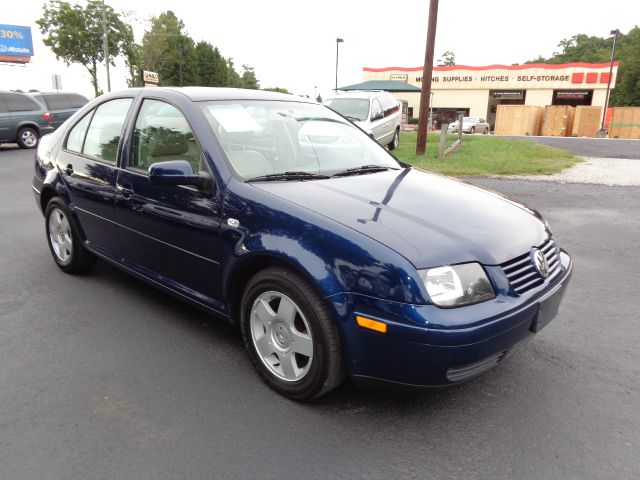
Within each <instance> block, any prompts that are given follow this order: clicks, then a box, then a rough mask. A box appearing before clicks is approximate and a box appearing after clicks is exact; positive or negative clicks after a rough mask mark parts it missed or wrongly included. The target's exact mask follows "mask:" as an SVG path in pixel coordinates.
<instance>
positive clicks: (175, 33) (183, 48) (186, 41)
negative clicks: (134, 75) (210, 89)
mask: <svg viewBox="0 0 640 480" xmlns="http://www.w3.org/2000/svg"><path fill="white" fill-rule="evenodd" d="M142 57H143V62H144V66H145V70H150V71H153V72H158V75H159V77H160V85H165V86H166V85H174V86H175V85H179V86H182V85H198V84H199V79H198V71H197V58H196V53H195V46H194V43H193V40H192V39H191V37H189V36H188V35H187V34H186V33H185V31H184V23H182V20H180V19H178V17H176V15H175V14H174V13H173V12H172V11H170V10H168V11H166V12H163V13H161V14H160V15H158V16H157V17H153V18H152V19H151V28H150V29H149V30H148V31H146V32H145V33H144V36H143V38H142Z"/></svg>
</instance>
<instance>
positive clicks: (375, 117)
mask: <svg viewBox="0 0 640 480" xmlns="http://www.w3.org/2000/svg"><path fill="white" fill-rule="evenodd" d="M381 118H384V113H382V112H378V113H374V114H373V115H371V121H372V122H374V121H376V120H380V119H381Z"/></svg>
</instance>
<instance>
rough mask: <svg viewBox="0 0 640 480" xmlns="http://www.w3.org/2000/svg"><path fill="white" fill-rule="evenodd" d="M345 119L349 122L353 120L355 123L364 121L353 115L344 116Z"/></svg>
mask: <svg viewBox="0 0 640 480" xmlns="http://www.w3.org/2000/svg"><path fill="white" fill-rule="evenodd" d="M343 117H344V118H346V119H347V120H351V121H353V122H361V121H362V119H361V118H358V117H354V116H353V115H343Z"/></svg>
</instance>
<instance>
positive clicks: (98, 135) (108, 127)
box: [82, 98, 133, 164]
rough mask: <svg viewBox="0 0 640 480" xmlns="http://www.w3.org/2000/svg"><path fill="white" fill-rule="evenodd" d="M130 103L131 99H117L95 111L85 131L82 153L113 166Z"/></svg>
mask: <svg viewBox="0 0 640 480" xmlns="http://www.w3.org/2000/svg"><path fill="white" fill-rule="evenodd" d="M132 102H133V99H131V98H118V99H117V100H110V101H108V102H105V103H103V104H102V105H100V106H99V107H98V108H97V109H96V113H95V115H94V116H93V118H92V119H91V125H90V126H89V129H88V130H87V135H86V138H85V140H84V148H83V149H82V153H84V154H85V155H90V156H92V157H97V158H100V159H102V160H106V161H107V162H110V163H114V164H115V162H116V157H117V155H118V144H119V143H120V136H121V135H122V127H123V125H124V121H125V118H126V117H127V113H128V112H129V108H130V107H131V103H132Z"/></svg>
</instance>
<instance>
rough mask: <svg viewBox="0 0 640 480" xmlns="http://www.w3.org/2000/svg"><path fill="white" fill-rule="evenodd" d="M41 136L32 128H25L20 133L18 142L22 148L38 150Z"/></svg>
mask: <svg viewBox="0 0 640 480" xmlns="http://www.w3.org/2000/svg"><path fill="white" fill-rule="evenodd" d="M39 138H40V136H39V135H38V132H37V131H36V130H35V129H33V128H31V127H23V128H21V129H20V130H19V131H18V138H17V142H18V145H19V146H20V148H36V146H37V145H38V139H39Z"/></svg>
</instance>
